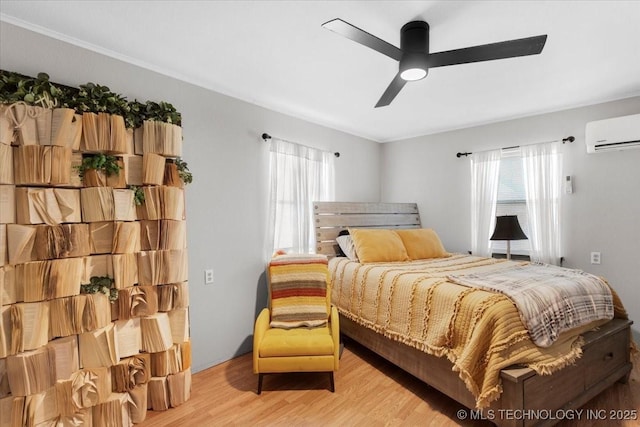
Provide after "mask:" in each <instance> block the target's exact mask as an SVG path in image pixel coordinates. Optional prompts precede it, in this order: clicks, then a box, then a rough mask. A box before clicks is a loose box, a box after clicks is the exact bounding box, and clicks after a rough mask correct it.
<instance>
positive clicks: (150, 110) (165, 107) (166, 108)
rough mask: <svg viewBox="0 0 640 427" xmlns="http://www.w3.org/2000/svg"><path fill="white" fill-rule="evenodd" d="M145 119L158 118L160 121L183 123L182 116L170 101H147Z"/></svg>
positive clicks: (179, 124) (175, 123)
mask: <svg viewBox="0 0 640 427" xmlns="http://www.w3.org/2000/svg"><path fill="white" fill-rule="evenodd" d="M145 120H156V121H159V122H165V123H172V124H174V125H178V126H181V125H182V116H181V114H180V113H179V112H178V111H177V110H176V109H175V107H174V106H173V105H171V104H169V103H168V102H163V101H161V102H153V101H147V104H146V108H145Z"/></svg>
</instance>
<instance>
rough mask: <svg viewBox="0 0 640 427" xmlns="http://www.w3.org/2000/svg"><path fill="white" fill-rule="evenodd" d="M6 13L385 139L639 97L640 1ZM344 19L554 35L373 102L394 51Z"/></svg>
mask: <svg viewBox="0 0 640 427" xmlns="http://www.w3.org/2000/svg"><path fill="white" fill-rule="evenodd" d="M0 12H1V15H0V17H1V19H2V20H3V21H6V22H9V23H13V24H16V25H20V26H24V27H26V28H30V29H32V30H35V31H39V32H42V33H44V34H47V35H50V36H53V37H57V38H60V39H62V40H65V41H68V42H71V43H74V44H78V45H80V46H83V47H86V48H89V49H92V50H96V51H98V52H101V53H105V54H107V55H110V56H114V57H116V58H119V59H122V60H125V61H128V62H131V63H134V64H137V65H139V66H142V67H145V68H149V69H152V70H155V71H158V72H160V73H163V74H166V75H169V76H173V77H176V78H178V79H181V80H185V81H188V82H191V83H194V84H197V85H200V86H203V87H206V88H209V89H212V90H214V91H218V92H221V93H224V94H227V95H231V96H234V97H236V98H240V99H243V100H245V101H248V102H251V103H254V104H257V105H261V106H264V107H267V108H270V109H273V110H276V111H280V112H283V113H286V114H289V115H292V116H296V117H300V118H303V119H306V120H309V121H312V122H315V123H319V124H322V125H325V126H329V127H332V128H335V129H339V130H342V131H346V132H349V133H352V134H355V135H359V136H362V137H365V138H369V139H372V140H374V141H380V142H385V141H392V140H398V139H403V138H408V137H412V136H418V135H425V134H431V133H437V132H442V131H446V130H451V129H458V128H464V127H469V126H475V125H480V124H485V123H491V122H496V121H502V120H507V119H512V118H516V117H523V116H529V115H534V114H540V113H544V112H549V111H556V110H562V109H567V108H571V107H576V106H581V105H588V104H594V103H599V102H604V101H609V100H614V99H620V98H626V97H629V96H635V95H640V24H639V21H640V1H113V0H111V1H97V0H94V1H85V2H78V1H75V2H71V1H25V0H22V1H9V0H1V3H0ZM338 17H339V18H342V19H343V20H345V21H347V22H349V23H351V24H353V25H355V26H357V27H359V28H362V29H363V30H365V31H367V32H370V33H372V34H374V35H376V36H378V37H380V38H382V39H384V40H386V41H388V42H390V43H392V44H394V45H396V46H399V37H400V28H401V27H402V25H403V24H405V23H406V22H408V21H412V20H424V21H427V22H428V23H429V25H430V27H431V31H430V48H431V51H432V52H438V51H443V50H450V49H456V48H460V47H467V46H473V45H479V44H485V43H492V42H497V41H503V40H508V39H514V38H522V37H528V36H534V35H539V34H548V39H547V43H546V46H545V48H544V50H543V51H542V53H541V54H540V55H535V56H527V57H521V58H512V59H506V60H498V61H490V62H482V63H475V64H464V65H456V66H450V67H441V68H436V69H433V70H431V71H430V72H429V75H428V76H427V78H425V79H423V80H420V81H418V82H410V83H409V84H407V85H406V86H405V88H404V89H403V90H402V92H400V94H399V95H398V97H397V98H396V99H395V100H394V102H393V103H392V104H391V105H390V106H388V107H383V108H377V109H374V108H373V107H374V105H375V103H376V102H377V100H378V99H379V98H380V96H381V95H382V93H383V91H384V90H385V88H386V87H387V85H388V84H389V82H390V81H391V79H392V78H393V77H394V76H395V74H396V72H397V62H395V61H394V60H392V59H390V58H388V57H386V56H383V55H381V54H379V53H377V52H375V51H373V50H371V49H368V48H366V47H364V46H361V45H358V44H356V43H354V42H353V41H351V40H348V39H345V38H343V37H340V36H338V35H337V34H335V33H332V32H330V31H328V30H326V29H323V28H321V26H320V25H321V24H322V23H324V22H326V21H328V20H330V19H333V18H338ZM43 71H46V70H43ZM168 101H169V102H171V100H168Z"/></svg>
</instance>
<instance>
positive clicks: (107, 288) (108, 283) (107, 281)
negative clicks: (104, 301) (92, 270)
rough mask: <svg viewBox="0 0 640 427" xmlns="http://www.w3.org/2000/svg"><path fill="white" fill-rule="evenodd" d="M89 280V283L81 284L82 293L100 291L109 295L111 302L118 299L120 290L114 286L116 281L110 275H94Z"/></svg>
mask: <svg viewBox="0 0 640 427" xmlns="http://www.w3.org/2000/svg"><path fill="white" fill-rule="evenodd" d="M89 282H90V283H89V284H87V285H80V292H81V293H83V294H97V293H98V292H100V293H103V294H105V295H107V296H108V297H109V301H111V303H113V302H114V301H116V300H117V299H118V290H117V289H116V288H114V287H113V284H114V281H113V279H112V278H110V277H109V276H93V277H91V279H89Z"/></svg>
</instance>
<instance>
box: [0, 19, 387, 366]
mask: <svg viewBox="0 0 640 427" xmlns="http://www.w3.org/2000/svg"><path fill="white" fill-rule="evenodd" d="M0 43H1V44H0V67H1V68H2V69H5V70H9V71H17V72H20V73H23V74H26V75H32V76H34V75H36V74H37V73H38V72H40V71H44V72H46V73H48V74H49V75H50V77H51V80H52V81H54V82H59V83H63V84H68V85H71V86H78V85H80V84H84V83H87V82H89V81H91V82H94V83H99V84H103V85H107V86H109V87H110V88H111V89H112V90H113V91H115V92H118V93H121V94H123V95H125V96H126V97H127V98H128V99H134V98H137V99H139V100H142V101H146V100H154V101H167V102H170V103H172V104H173V105H174V106H175V107H176V108H177V109H178V110H179V111H180V112H181V113H182V116H183V133H184V152H183V158H184V159H185V161H187V162H188V164H189V168H190V170H191V171H192V172H193V175H194V183H193V184H191V185H189V186H188V187H187V216H188V219H187V228H188V246H189V277H190V280H189V287H190V292H191V293H190V299H191V308H190V310H191V311H190V314H191V335H192V343H193V367H194V370H195V371H198V370H201V369H204V368H206V367H209V366H212V365H214V364H217V363H219V362H222V361H225V360H228V359H230V358H232V357H233V356H235V355H237V354H241V353H245V352H247V351H250V350H251V345H252V343H251V341H250V339H251V335H252V333H253V323H254V319H255V316H256V313H257V311H258V310H259V309H260V308H262V307H263V306H264V305H265V302H266V290H265V289H264V286H265V283H264V278H263V277H262V278H261V275H262V274H263V272H264V267H265V258H264V254H263V240H264V234H265V223H266V219H265V205H266V193H265V187H266V178H267V176H266V174H267V171H266V166H267V161H268V157H267V151H266V148H267V145H266V144H265V143H264V142H263V141H262V140H261V139H260V135H261V134H262V133H263V132H268V133H270V134H271V135H274V136H278V137H280V138H283V139H287V140H290V141H298V142H300V143H303V144H305V145H310V146H315V147H319V148H323V149H328V150H331V151H340V153H341V157H340V158H339V159H337V160H336V182H337V183H338V185H337V188H336V198H337V200H354V201H377V200H379V196H380V194H379V191H380V177H379V167H380V151H381V148H380V145H379V144H377V143H375V142H372V141H368V140H365V139H362V138H358V137H355V136H352V135H348V134H345V133H342V132H338V131H335V130H332V129H328V128H325V127H322V126H318V125H314V124H311V123H309V122H305V121H302V120H298V119H295V118H292V117H289V116H285V115H283V114H279V113H276V112H273V111H270V110H267V109H264V108H260V107H257V106H255V105H252V104H248V103H246V102H242V101H239V100H237V99H233V98H230V97H227V96H224V95H221V94H218V93H215V92H212V91H208V90H204V89H201V88H198V87H196V86H193V85H190V84H187V83H184V82H181V81H178V80H175V79H172V78H169V77H165V76H163V75H160V74H157V73H154V72H151V71H148V70H145V69H142V68H139V67H136V66H132V65H129V64H126V63H123V62H121V61H118V60H115V59H112V58H109V57H106V56H103V55H99V54H97V53H94V52H90V51H87V50H85V49H81V48H78V47H75V46H72V45H69V44H66V43H63V42H60V41H57V40H54V39H51V38H48V37H45V36H42V35H40V34H36V33H33V32H30V31H27V30H24V29H21V28H19V27H15V26H13V25H10V24H7V23H5V22H2V23H1V32H0ZM256 72H259V71H256ZM207 268H213V269H214V276H215V283H214V284H213V285H207V286H205V285H204V270H205V269H207Z"/></svg>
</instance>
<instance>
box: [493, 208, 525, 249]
mask: <svg viewBox="0 0 640 427" xmlns="http://www.w3.org/2000/svg"><path fill="white" fill-rule="evenodd" d="M526 239H527V236H526V235H525V234H524V231H522V228H520V223H519V222H518V216H517V215H504V216H497V217H496V228H495V229H494V230H493V235H492V236H491V239H490V240H506V241H507V259H511V240H526Z"/></svg>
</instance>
